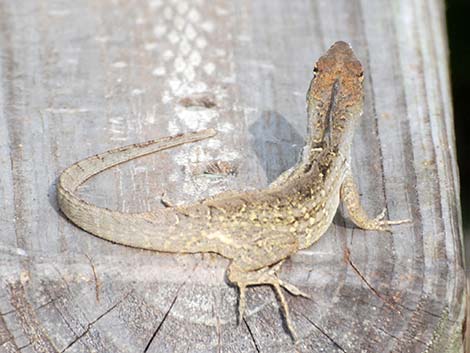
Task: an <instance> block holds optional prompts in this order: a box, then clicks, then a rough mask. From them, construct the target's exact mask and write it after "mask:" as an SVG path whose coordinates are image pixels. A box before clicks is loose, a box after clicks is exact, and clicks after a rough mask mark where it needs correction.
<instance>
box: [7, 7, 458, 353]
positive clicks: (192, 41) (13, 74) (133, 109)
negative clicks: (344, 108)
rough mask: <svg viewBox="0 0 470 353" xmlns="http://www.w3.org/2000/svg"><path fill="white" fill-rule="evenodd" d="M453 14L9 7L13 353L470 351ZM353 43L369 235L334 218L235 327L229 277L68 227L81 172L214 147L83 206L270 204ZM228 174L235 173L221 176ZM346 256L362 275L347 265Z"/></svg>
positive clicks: (120, 184) (113, 179) (104, 188)
mask: <svg viewBox="0 0 470 353" xmlns="http://www.w3.org/2000/svg"><path fill="white" fill-rule="evenodd" d="M443 13H444V4H443V2H442V1H439V0H397V1H388V0H362V1H360V0H335V1H332V0H310V1H307V0H292V1H284V0H269V1H268V0H265V1H264V0H263V1H260V0H257V1H251V0H237V1H221V0H211V1H209V0H194V1H189V0H188V1H185V0H178V1H176V0H149V1H148V2H146V1H135V0H129V1H125V0H102V1H83V0H74V1H72V0H68V1H65V0H54V1H47V2H46V1H44V2H43V1H36V0H22V1H9V0H0V78H1V85H0V166H1V167H0V210H1V211H0V279H1V281H0V352H20V351H21V352H48V353H50V352H67V353H72V352H99V353H102V352H123V353H124V352H270V353H274V352H294V351H297V352H436V353H442V352H463V348H462V341H463V333H462V330H463V327H464V320H465V303H464V298H465V285H464V284H465V278H464V271H463V258H462V232H461V223H460V203H459V183H458V172H457V166H456V156H455V145H454V133H453V122H452V107H451V100H450V90H449V77H448V67H447V64H448V52H447V43H446V33H445V19H444V17H443V16H444V15H443ZM336 40H346V41H348V42H350V43H351V44H352V46H353V48H354V49H355V51H356V53H357V55H358V57H359V58H360V59H361V61H362V62H363V63H364V66H365V70H366V76H365V77H366V79H365V87H366V103H365V106H366V108H365V114H364V117H363V120H362V124H361V125H360V128H359V130H358V132H357V135H356V138H355V145H354V162H353V169H354V171H355V177H356V179H357V180H358V182H359V185H360V189H361V192H362V195H363V196H362V197H363V200H364V202H365V205H366V206H367V209H368V211H369V212H370V213H371V214H373V213H378V212H380V211H381V210H382V209H383V207H387V208H388V212H389V215H390V218H392V219H402V218H409V217H410V218H412V219H413V223H412V224H408V225H401V226H397V227H395V228H394V230H393V234H390V233H377V232H365V231H362V230H359V229H357V228H355V227H353V226H351V224H350V222H348V221H347V219H345V218H343V217H342V216H341V213H339V214H338V216H337V217H336V220H335V224H334V226H332V227H331V228H330V229H329V231H328V232H327V234H326V235H325V236H324V237H323V238H322V239H321V241H320V242H319V243H317V244H315V245H314V246H313V247H312V248H311V249H308V250H305V251H301V252H299V253H298V254H296V255H295V256H293V257H292V258H291V259H290V260H289V261H288V262H287V263H286V265H285V266H284V268H283V271H282V274H281V276H282V278H285V279H289V281H290V282H292V283H293V284H295V285H297V286H299V287H300V288H302V289H303V290H305V291H307V292H308V293H310V294H311V295H312V298H313V299H312V300H307V299H303V298H296V297H292V296H289V297H288V302H289V305H290V308H291V311H292V316H293V322H294V324H295V325H296V327H297V330H298V333H299V336H300V337H301V340H300V342H299V343H298V344H297V347H295V346H294V345H293V343H292V341H291V339H290V337H289V335H288V334H287V333H286V330H285V327H284V326H283V321H282V319H281V316H280V312H279V307H278V304H277V301H276V298H275V296H274V294H273V293H272V291H271V290H270V289H269V288H264V287H259V288H252V289H250V290H249V292H248V312H247V317H246V319H245V320H244V321H243V322H242V323H241V324H240V325H238V326H237V323H236V304H237V292H236V290H235V288H233V287H231V286H229V285H228V284H227V282H226V279H225V275H224V271H225V267H226V266H227V261H226V260H223V259H221V258H218V257H216V256H213V255H208V254H205V255H171V254H161V253H155V252H150V251H139V250H136V249H130V248H126V247H122V246H118V245H114V244H111V243H109V242H106V241H103V240H101V239H98V238H95V237H93V236H91V235H89V234H87V233H85V232H83V231H81V230H79V229H77V228H76V227H75V226H73V225H72V224H70V223H69V222H68V221H67V220H66V219H65V218H64V216H63V215H62V214H61V213H60V212H58V210H57V204H56V200H55V183H56V178H57V176H58V175H59V173H60V172H61V171H62V170H63V169H64V168H65V167H67V166H68V165H70V164H71V163H74V162H75V161H77V160H78V159H81V158H83V157H86V156H88V155H90V154H94V153H97V152H101V151H104V150H106V149H109V148H112V147H116V146H121V145H124V144H128V143H132V142H138V141H144V140H146V139H150V138H156V137H160V136H164V135H168V134H174V133H179V132H183V131H189V130H197V129H201V128H205V127H215V128H217V129H218V130H219V131H220V133H219V135H218V136H217V137H216V138H214V139H212V140H211V141H207V142H203V143H200V144H196V145H191V146H185V147H182V148H179V149H175V150H174V151H170V152H165V153H161V154H158V155H155V156H149V157H146V158H142V159H141V160H138V161H134V162H131V163H128V164H126V165H122V166H120V167H118V168H114V169H112V170H109V171H107V172H106V173H104V174H103V175H100V176H98V177H96V178H94V179H92V180H90V181H89V182H88V183H87V184H86V185H85V186H84V187H83V188H82V189H81V192H82V193H83V195H84V197H85V198H86V199H88V200H90V201H93V202H96V203H98V204H100V205H106V206H107V207H113V208H118V209H121V210H127V211H143V210H149V209H152V208H156V207H161V204H160V201H159V200H160V197H161V195H162V193H163V192H165V197H166V198H167V199H170V200H172V201H173V202H175V203H180V202H187V201H190V200H194V199H197V198H201V197H205V196H207V195H211V194H215V193H218V192H220V191H222V190H227V189H251V188H257V187H262V186H265V185H267V183H269V182H270V181H272V180H273V179H274V178H275V177H276V176H278V175H279V174H280V173H281V172H282V171H283V170H285V169H287V168H288V167H290V166H291V165H293V164H294V163H295V161H296V158H297V156H298V154H299V153H300V151H301V148H302V145H303V141H304V138H305V134H306V114H305V92H306V90H307V87H308V84H309V81H310V78H311V75H312V67H313V63H314V61H315V60H316V59H317V58H318V57H319V56H320V55H321V54H322V53H323V52H324V51H325V50H326V49H327V48H328V47H329V46H330V45H331V44H332V43H333V42H334V41H336ZM212 160H219V161H225V162H228V163H230V165H232V166H233V167H234V168H236V173H235V174H234V175H228V176H215V175H207V174H204V173H203V172H202V171H204V169H205V168H206V165H207V163H209V162H210V161H212ZM348 253H349V257H348V256H346V255H347V254H348Z"/></svg>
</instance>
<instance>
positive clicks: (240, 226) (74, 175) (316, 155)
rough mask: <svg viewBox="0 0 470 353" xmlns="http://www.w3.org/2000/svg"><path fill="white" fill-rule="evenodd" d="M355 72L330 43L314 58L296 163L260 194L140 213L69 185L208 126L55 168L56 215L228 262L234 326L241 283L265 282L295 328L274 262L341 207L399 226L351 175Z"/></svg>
mask: <svg viewBox="0 0 470 353" xmlns="http://www.w3.org/2000/svg"><path fill="white" fill-rule="evenodd" d="M362 81H363V68H362V65H361V63H360V62H359V60H358V59H357V58H356V56H355V55H354V53H353V51H352V49H351V47H350V46H349V45H348V44H347V43H345V42H336V43H335V44H333V46H332V47H331V48H330V49H329V50H328V51H327V52H326V53H325V54H324V55H323V56H322V57H320V59H319V60H318V61H317V63H316V65H315V69H314V77H313V79H312V81H311V84H310V87H309V89H308V92H307V112H308V130H309V136H308V141H307V145H306V148H305V150H304V154H303V158H302V159H301V160H300V162H299V163H298V164H297V165H296V166H295V167H294V168H293V169H292V170H290V171H288V172H285V173H284V174H283V175H281V176H280V177H279V178H278V179H277V180H276V181H275V182H274V183H273V184H271V185H270V186H269V187H268V188H266V189H263V190H257V191H249V192H239V193H238V192H227V193H222V194H219V195H216V196H214V197H210V198H207V199H204V200H201V201H197V202H195V203H193V204H189V205H183V206H174V207H167V208H165V209H160V210H155V211H152V212H144V213H122V212H119V211H115V210H110V209H107V208H101V207H98V206H96V205H93V204H90V203H88V202H86V201H84V200H82V199H81V198H80V197H79V196H77V193H76V190H77V188H78V187H79V186H80V185H81V184H82V183H83V182H85V181H86V180H87V179H88V178H90V177H92V176H93V175H95V174H98V173H100V172H102V171H103V170H105V169H107V168H110V167H112V166H115V165H117V164H120V163H123V162H126V161H128V160H131V159H134V158H138V157H140V156H144V155H147V154H149V153H153V152H157V151H161V150H164V149H168V148H172V147H175V146H178V145H181V144H185V143H188V142H195V141H199V140H203V139H206V138H209V137H212V136H214V135H215V130H212V129H208V130H204V131H199V132H195V133H190V134H184V135H178V136H173V137H166V138H162V139H158V140H153V141H148V142H145V143H142V144H136V145H131V146H126V147H121V148H118V149H114V150H110V151H108V152H104V153H101V154H98V155H96V156H92V157H89V158H86V159H84V160H82V161H80V162H78V163H76V164H74V165H72V166H71V167H69V168H67V169H66V170H64V172H63V173H62V174H61V176H60V178H59V182H58V186H57V192H58V194H57V195H58V201H59V206H60V209H61V210H62V211H63V212H64V214H65V215H66V216H67V217H68V218H69V219H70V220H71V221H72V222H73V223H75V224H76V225H77V226H78V227H80V228H82V229H84V230H85V231H87V232H89V233H91V234H94V235H96V236H98V237H100V238H103V239H106V240H109V241H111V242H114V243H119V244H123V245H127V246H131V247H135V248H142V249H150V250H156V251H163V252H173V253H198V252H214V253H217V254H220V255H222V256H224V257H225V258H228V259H230V260H231V263H230V266H229V268H228V270H227V271H228V272H227V274H228V276H227V277H228V279H229V281H231V282H232V283H233V284H235V285H236V286H238V288H239V294H240V297H239V321H241V320H242V318H243V314H244V310H245V304H246V300H245V292H246V288H247V287H248V286H255V285H270V286H272V287H273V288H274V290H275V292H276V294H277V296H278V297H279V300H280V304H281V306H282V309H283V312H284V317H285V320H286V324H287V327H288V329H289V331H290V333H291V334H292V336H293V337H294V338H295V337H296V335H295V331H294V327H293V324H292V322H291V318H290V315H289V310H288V306H287V302H286V300H285V297H284V293H283V291H282V289H281V287H283V288H285V289H286V290H287V291H289V292H290V293H292V294H294V295H302V296H307V295H306V294H304V293H303V292H302V291H301V290H299V289H298V288H296V287H295V286H293V285H291V284H289V283H287V282H284V281H283V280H281V279H280V278H279V277H278V275H277V272H278V271H279V270H280V267H281V265H282V263H283V262H284V261H285V260H286V259H287V258H289V256H291V255H292V254H294V253H296V252H297V251H299V250H300V249H305V248H308V247H310V246H311V245H312V244H313V243H314V242H316V241H317V240H318V239H319V238H320V237H321V236H322V235H323V234H324V233H325V232H326V230H327V229H328V227H329V226H330V224H331V223H332V220H333V216H334V215H335V213H336V210H337V208H338V205H339V202H340V200H341V201H342V202H343V203H344V205H345V206H346V209H347V210H348V213H349V217H350V218H351V220H352V221H353V222H354V223H355V224H356V225H357V226H358V227H360V228H363V229H370V230H388V229H389V226H390V225H392V224H400V223H403V222H407V221H388V220H384V219H383V218H384V215H385V212H382V213H381V214H380V215H379V216H377V217H375V218H369V217H368V216H367V214H366V212H365V211H364V209H363V207H362V206H361V203H360V200H359V193H358V190H357V187H356V184H355V182H354V180H353V178H352V175H351V168H350V158H351V143H352V138H353V133H354V130H355V128H356V126H357V124H358V121H359V119H360V117H361V115H362V107H363V85H362Z"/></svg>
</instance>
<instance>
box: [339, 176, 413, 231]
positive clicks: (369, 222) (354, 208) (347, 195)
mask: <svg viewBox="0 0 470 353" xmlns="http://www.w3.org/2000/svg"><path fill="white" fill-rule="evenodd" d="M340 196H341V201H343V203H344V205H345V206H346V209H347V210H348V214H349V217H350V218H351V220H352V221H353V222H354V224H355V225H357V226H358V227H359V228H362V229H367V230H382V231H387V230H390V226H391V225H395V224H402V223H408V222H410V220H409V219H404V220H399V221H390V220H386V219H384V217H385V212H386V209H384V210H383V211H382V212H381V213H380V214H379V215H378V216H377V217H375V218H369V216H368V215H367V213H366V211H365V210H364V208H363V207H362V204H361V200H360V196H359V191H358V189H357V185H356V183H355V182H354V179H353V177H352V175H351V171H348V173H347V174H346V176H345V178H344V181H343V184H341V191H340Z"/></svg>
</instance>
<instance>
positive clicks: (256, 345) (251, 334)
mask: <svg viewBox="0 0 470 353" xmlns="http://www.w3.org/2000/svg"><path fill="white" fill-rule="evenodd" d="M243 322H244V323H245V325H246V328H247V329H248V333H249V334H250V337H251V340H252V341H253V344H254V345H255V349H256V352H258V353H259V352H260V350H259V347H258V344H257V343H256V340H255V336H254V335H253V332H251V328H250V326H249V325H248V322H246V319H245V318H243Z"/></svg>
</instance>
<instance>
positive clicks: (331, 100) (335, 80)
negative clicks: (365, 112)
mask: <svg viewBox="0 0 470 353" xmlns="http://www.w3.org/2000/svg"><path fill="white" fill-rule="evenodd" d="M313 72H314V77H313V79H312V82H311V83H310V88H309V90H308V92H307V111H308V116H309V129H310V131H311V136H312V140H311V144H312V147H313V148H318V147H325V146H337V147H338V148H339V149H344V148H349V145H350V143H351V139H352V133H353V131H354V127H355V125H356V122H357V121H358V120H359V118H360V116H361V114H362V104H363V87H362V81H363V68H362V65H361V62H360V61H359V60H358V59H357V58H356V56H355V54H354V52H353V51H352V49H351V46H350V45H349V44H348V43H345V42H336V43H334V44H333V45H332V46H331V47H330V49H328V51H327V52H326V53H325V54H324V55H323V56H321V57H320V58H319V59H318V61H317V62H316V64H315V68H314V70H313ZM343 145H344V148H343Z"/></svg>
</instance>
